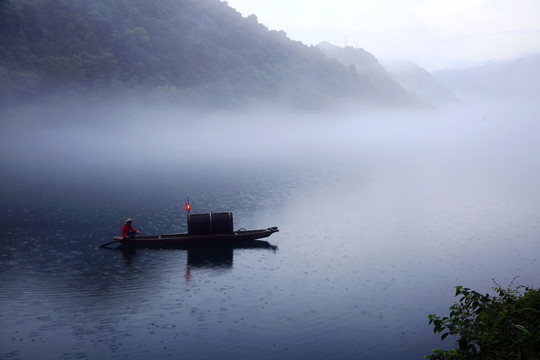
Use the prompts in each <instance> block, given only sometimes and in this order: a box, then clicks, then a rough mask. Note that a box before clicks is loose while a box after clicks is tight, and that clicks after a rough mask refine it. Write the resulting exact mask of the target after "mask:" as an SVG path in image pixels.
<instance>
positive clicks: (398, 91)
mask: <svg viewBox="0 0 540 360" xmlns="http://www.w3.org/2000/svg"><path fill="white" fill-rule="evenodd" d="M318 47H319V48H320V49H321V50H322V51H323V52H324V53H325V54H326V55H327V56H328V57H330V58H333V59H336V60H337V61H339V62H340V63H341V64H343V65H344V66H346V67H348V68H349V69H350V70H351V71H354V72H357V73H358V74H360V76H361V77H362V78H363V79H364V81H366V82H368V83H370V84H371V87H372V92H373V96H375V97H378V98H379V99H380V101H381V102H384V101H385V99H386V100H388V101H389V102H390V103H392V102H395V101H396V99H400V100H401V101H403V102H406V101H410V97H409V94H407V92H406V91H405V90H404V89H403V88H402V87H401V86H400V85H399V84H398V83H397V82H396V81H394V80H393V79H392V77H391V75H390V74H389V73H388V72H387V71H386V69H385V68H384V67H383V66H382V65H381V64H380V63H379V60H377V58H376V57H375V56H373V55H372V54H371V53H369V52H367V51H365V50H364V49H361V48H353V47H350V46H346V47H344V48H341V47H339V46H336V45H333V44H330V43H329V42H322V43H320V44H319V45H318Z"/></svg>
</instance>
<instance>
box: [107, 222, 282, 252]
mask: <svg viewBox="0 0 540 360" xmlns="http://www.w3.org/2000/svg"><path fill="white" fill-rule="evenodd" d="M278 231H279V230H278V228H277V227H275V226H274V227H269V228H267V229H259V230H236V231H233V232H231V233H220V234H198V235H194V234H189V233H186V234H163V235H150V236H141V235H137V236H133V237H126V238H124V237H122V236H115V237H113V240H114V241H112V242H110V243H107V244H105V245H103V246H106V245H110V244H112V243H115V242H118V243H121V244H122V245H129V246H137V247H175V246H189V245H237V244H242V243H246V242H251V241H254V240H258V239H263V238H267V237H269V236H270V235H272V234H273V233H275V232H278Z"/></svg>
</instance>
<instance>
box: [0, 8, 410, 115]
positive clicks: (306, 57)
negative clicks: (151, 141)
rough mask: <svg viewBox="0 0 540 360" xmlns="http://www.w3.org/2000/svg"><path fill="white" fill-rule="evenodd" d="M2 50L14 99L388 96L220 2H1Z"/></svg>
mask: <svg viewBox="0 0 540 360" xmlns="http://www.w3.org/2000/svg"><path fill="white" fill-rule="evenodd" d="M0 55H1V56H0V97H1V99H2V101H3V102H8V103H17V102H21V101H29V100H36V99H40V98H42V97H43V96H44V95H46V96H49V97H50V96H66V95H71V96H78V97H80V96H83V97H84V96H94V95H95V94H101V95H106V96H111V95H129V96H141V95H144V96H146V97H147V96H149V95H150V94H151V95H154V96H155V98H160V99H168V100H169V101H172V102H175V103H192V104H193V103H196V104H201V105H215V106H231V105H233V106H234V105H237V104H241V103H243V102H245V101H247V100H254V99H255V100H263V99H265V100H269V99H271V100H284V101H286V102H292V103H295V104H303V105H307V106H309V105H314V104H321V103H325V102H326V101H330V100H329V99H334V100H335V99H348V100H351V99H355V100H357V101H364V102H373V101H383V100H382V99H380V98H379V99H377V98H376V97H377V96H379V97H380V95H374V92H373V91H371V90H372V88H373V85H372V84H371V83H370V81H369V79H367V78H363V77H362V76H361V75H360V74H358V72H357V71H356V70H355V69H354V68H346V67H344V66H343V65H341V64H339V63H337V62H336V61H335V60H330V59H328V58H327V57H325V56H324V55H323V54H322V53H321V52H320V50H319V49H317V48H315V47H308V46H305V45H304V44H302V43H300V42H297V41H292V40H290V39H289V38H288V37H287V36H286V34H285V33H284V32H282V31H270V30H268V29H267V28H266V27H265V26H264V25H262V24H259V23H258V21H257V18H256V16H255V15H251V16H248V17H247V18H244V17H242V16H241V15H240V14H239V13H238V12H237V11H235V10H234V9H232V8H231V7H229V6H228V5H227V3H226V2H221V1H219V0H0ZM324 99H326V100H324ZM323 100H324V101H323ZM384 101H385V102H387V103H393V102H394V103H398V102H401V103H403V102H406V99H403V98H400V99H397V98H396V99H392V98H387V99H384Z"/></svg>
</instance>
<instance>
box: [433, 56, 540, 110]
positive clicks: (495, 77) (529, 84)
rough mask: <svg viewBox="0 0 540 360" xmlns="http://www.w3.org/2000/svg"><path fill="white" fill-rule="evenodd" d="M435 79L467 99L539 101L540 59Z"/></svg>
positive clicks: (456, 72) (501, 63) (452, 72)
mask: <svg viewBox="0 0 540 360" xmlns="http://www.w3.org/2000/svg"><path fill="white" fill-rule="evenodd" d="M433 75H434V76H435V77H436V78H437V79H439V80H440V81H441V82H442V83H443V84H445V85H446V86H447V87H449V88H450V89H452V90H453V91H454V92H455V93H457V94H460V95H463V96H468V97H473V96H474V97H495V98H517V97H528V98H531V99H535V101H536V100H537V99H538V97H539V96H540V83H539V82H538V79H539V78H540V55H530V56H526V57H522V58H519V59H513V60H506V61H497V62H493V63H490V64H487V65H483V66H478V67H474V68H469V69H464V70H444V71H435V72H433Z"/></svg>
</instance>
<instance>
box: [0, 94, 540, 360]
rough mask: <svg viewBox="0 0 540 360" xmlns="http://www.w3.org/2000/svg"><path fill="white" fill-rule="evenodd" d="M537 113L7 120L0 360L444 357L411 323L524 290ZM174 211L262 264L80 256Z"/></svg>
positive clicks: (32, 111)
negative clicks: (460, 300) (260, 241)
mask: <svg viewBox="0 0 540 360" xmlns="http://www.w3.org/2000/svg"><path fill="white" fill-rule="evenodd" d="M539 110H540V107H539V106H538V105H536V104H534V103H513V104H507V103H497V104H494V103H487V102H486V103H476V104H460V105H455V106H452V107H446V108H439V109H426V110H418V111H402V112H398V111H395V112H389V111H386V112H382V111H366V110H364V111H354V110H352V109H350V108H348V109H342V110H334V111H330V112H326V113H323V112H320V113H292V112H284V111H270V110H265V111H252V112H249V113H232V112H214V113H211V114H203V113H196V112H186V111H181V110H178V109H172V108H157V107H151V106H149V107H130V106H122V107H121V106H118V107H106V108H100V107H92V108H65V107H62V106H58V107H54V106H50V107H46V108H45V107H36V108H25V109H20V110H17V111H12V112H11V113H9V114H8V115H4V117H3V119H2V125H1V126H2V131H1V135H0V136H1V143H0V149H1V150H0V151H1V157H0V167H1V168H2V170H3V171H2V172H3V175H2V178H1V180H0V181H1V193H0V194H1V205H0V210H1V214H2V215H0V224H1V225H2V227H1V228H2V240H1V241H2V247H3V249H4V250H3V251H2V262H1V265H0V272H1V274H2V276H1V279H0V285H1V287H2V289H4V290H3V292H2V295H0V315H1V316H0V323H1V324H2V327H1V330H0V357H2V358H21V359H24V358H32V357H34V356H36V355H37V354H42V353H43V352H44V350H46V351H45V352H46V353H47V354H49V355H48V356H50V357H49V358H51V359H53V358H59V357H62V356H63V357H64V358H69V357H70V356H71V357H79V358H85V357H86V358H95V357H100V358H111V359H116V358H124V357H130V358H134V359H137V358H140V359H143V358H147V357H148V354H149V353H150V354H152V357H153V358H171V357H172V358H174V357H177V356H180V354H184V355H186V356H187V357H189V358H201V359H202V358H212V357H220V358H227V359H228V358H231V359H232V358H235V359H238V358H254V357H256V358H268V359H270V358H299V357H304V358H313V359H316V358H323V357H324V358H344V359H353V358H355V359H356V358H363V359H381V358H401V359H417V358H422V356H423V355H425V354H428V353H429V352H430V351H431V349H432V348H434V347H440V346H443V347H450V346H451V345H452V344H451V343H448V344H445V343H443V344H441V343H440V342H439V339H438V337H437V336H436V335H433V334H432V330H431V329H430V328H429V327H428V324H427V315H428V314H429V313H438V314H441V315H446V311H447V309H448V307H449V306H450V305H451V303H452V302H453V301H454V300H455V299H454V298H453V294H454V286H455V285H464V286H468V287H472V288H474V289H476V290H478V291H481V292H489V291H490V290H491V287H492V286H493V283H492V280H491V279H492V278H494V279H495V280H496V281H497V282H498V283H499V284H501V285H502V286H506V285H508V284H509V283H510V282H511V281H512V279H513V278H514V277H516V276H519V278H518V280H516V282H517V283H518V284H523V285H529V286H537V285H538V275H537V274H538V260H537V259H538V257H539V255H540V247H539V245H538V238H539V235H540V225H539V224H540V221H539V220H540V215H539V214H540V211H539V210H540V205H539V204H540V192H538V185H537V184H538V183H539V181H540V159H539V158H538V154H539V150H540V143H539V142H538V141H537V134H538V133H539V130H540V129H539V127H540V125H539V124H538V121H537V120H538V114H539V113H540V112H539ZM186 196H189V197H190V198H191V199H192V202H193V210H194V211H195V212H206V211H233V213H234V216H235V228H239V227H245V228H264V227H268V226H278V227H279V228H280V232H279V233H277V234H275V235H273V236H272V237H271V238H269V242H270V243H271V244H275V245H277V246H278V249H277V250H271V249H270V250H269V249H234V250H233V251H232V252H231V253H230V254H226V257H227V260H226V261H219V260H216V259H214V261H207V262H206V263H205V262H204V261H203V262H202V263H203V264H206V265H203V266H195V267H190V266H189V264H190V262H191V263H197V262H195V261H193V256H194V255H193V254H190V253H188V252H186V251H181V250H171V251H166V250H161V251H160V250H139V251H137V252H136V253H135V254H125V253H123V252H121V251H107V250H103V249H98V248H96V247H97V245H99V244H101V243H103V242H106V241H109V239H110V238H111V237H112V236H113V235H117V233H118V232H119V227H120V226H121V224H122V222H123V220H124V218H125V217H127V216H131V217H134V218H135V219H136V221H135V227H137V228H138V229H140V230H142V231H143V232H144V233H148V234H157V233H169V232H183V231H185V230H186V223H185V218H184V213H183V210H182V208H183V201H184V198H185V197H186ZM190 257H191V258H190ZM205 261H206V260H205ZM199 264H200V263H199ZM188 269H189V272H188V271H187V270H188ZM59 339H61V340H59ZM447 341H448V340H447Z"/></svg>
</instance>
